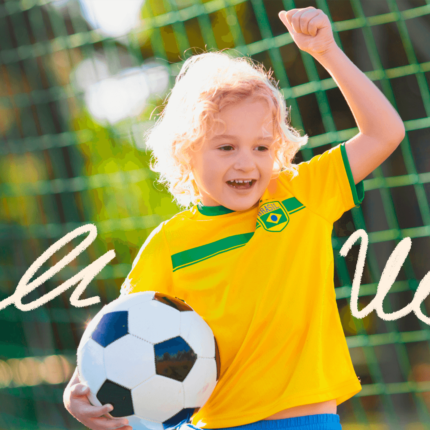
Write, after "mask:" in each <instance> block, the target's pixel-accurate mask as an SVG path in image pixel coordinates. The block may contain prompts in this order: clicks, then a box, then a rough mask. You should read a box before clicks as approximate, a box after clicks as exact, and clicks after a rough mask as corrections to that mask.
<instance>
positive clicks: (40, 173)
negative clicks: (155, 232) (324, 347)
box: [0, 0, 430, 430]
mask: <svg viewBox="0 0 430 430" xmlns="http://www.w3.org/2000/svg"><path fill="white" fill-rule="evenodd" d="M308 6H314V7H316V8H319V9H322V10H323V11H324V12H325V13H326V14H327V15H328V16H329V17H330V19H331V21H332V23H333V31H334V35H335V38H336V41H337V43H338V45H339V46H340V47H341V48H342V49H343V50H344V52H345V53H346V54H347V55H348V57H349V58H350V59H351V60H352V61H353V62H354V63H355V64H356V65H357V66H358V67H359V68H360V69H361V70H362V71H363V72H365V73H366V74H367V76H368V77H369V78H370V79H371V80H372V81H373V82H374V83H375V84H376V85H377V86H378V87H379V88H380V89H381V91H382V92H383V93H384V94H385V96H386V97H387V98H388V99H389V100H390V102H391V103H392V104H393V106H394V107H395V108H396V109H397V111H398V112H399V114H400V115H401V117H402V119H403V121H404V123H405V126H406V130H407V135H406V137H405V139H404V141H403V142H402V144H401V145H400V146H399V148H398V149H397V150H396V151H395V152H394V153H393V154H392V155H391V156H390V157H389V159H388V160H386V161H385V162H384V163H383V164H382V166H381V167H379V168H378V169H377V170H375V171H374V172H373V173H372V174H371V175H369V176H368V177H367V178H366V179H365V181H364V186H365V190H366V196H365V199H364V202H363V204H362V206H361V207H360V208H356V209H353V210H352V211H350V212H347V213H346V214H344V216H343V217H342V218H341V219H340V220H339V221H338V222H336V224H335V227H334V231H333V247H334V256H335V286H336V297H337V301H338V307H339V313H340V317H341V320H342V324H343V327H344V331H345V334H346V336H347V341H348V346H349V348H350V353H351V356H352V359H353V363H354V367H355V370H356V373H357V375H358V376H359V377H360V378H361V382H362V384H363V390H362V391H361V392H360V393H359V394H357V395H356V396H355V397H354V398H352V399H350V400H348V401H347V402H345V403H343V404H341V405H340V406H339V407H338V413H339V415H340V417H341V423H342V426H343V428H344V429H345V430H355V429H362V428H371V429H408V430H421V429H430V348H429V345H430V343H429V342H430V330H429V326H428V325H426V324H424V323H423V322H421V321H420V320H419V319H418V318H417V317H416V316H415V314H413V313H412V314H409V315H408V316H405V317H403V318H400V319H399V320H397V321H384V320H382V319H380V318H379V317H377V316H375V313H374V312H372V313H371V314H370V315H368V316H367V317H366V318H363V319H357V318H354V317H352V316H351V311H350V308H349V299H350V292H351V283H352V279H353V275H354V270H355V264H356V261H357V256H358V245H356V246H354V247H353V248H352V250H351V252H350V253H349V254H348V256H347V257H346V258H343V257H341V256H340V255H339V250H340V248H341V247H342V244H343V243H344V241H345V240H346V239H347V238H348V237H349V236H350V235H351V233H353V232H354V231H355V230H357V229H365V230H366V232H367V233H368V234H369V241H370V246H369V251H368V253H367V260H366V266H365V272H364V276H363V279H362V284H363V285H362V287H361V290H360V299H359V308H360V309H362V308H363V307H364V306H366V304H368V303H369V302H370V301H371V300H372V298H373V297H374V294H375V292H376V288H377V284H378V282H379V279H380V276H381V273H382V270H383V269H384V266H385V263H386V261H387V259H388V257H389V255H390V254H391V252H392V251H393V250H394V248H395V246H396V244H397V243H398V242H399V241H400V240H401V239H402V238H403V237H411V238H412V249H411V252H410V254H409V257H408V258H407V260H406V262H405V264H404V265H403V268H402V270H401V272H400V274H399V276H398V278H397V280H396V282H395V284H394V285H393V287H392V289H391V291H390V293H389V295H388V296H387V298H386V300H385V301H384V310H385V312H394V311H396V310H399V309H401V308H403V307H404V306H406V305H407V304H409V303H410V301H411V300H412V297H413V295H414V292H415V290H416V288H417V286H418V284H419V282H420V280H421V279H422V278H423V277H424V275H425V274H426V273H427V272H428V271H429V270H430V262H429V258H428V257H429V256H430V239H429V236H430V211H429V204H428V202H429V198H430V185H429V184H430V92H429V82H430V44H429V40H430V0H362V1H358V0H327V1H326V0H317V1H312V0H298V1H292V0H210V1H205V0H122V1H119V0H56V1H52V0H0V202H1V204H0V300H3V299H5V298H7V297H9V296H10V295H11V294H13V292H14V291H15V288H16V286H17V285H18V283H19V280H20V279H21V278H22V276H23V275H24V274H25V272H26V271H27V270H28V268H29V267H30V266H31V265H32V264H33V262H34V261H35V260H36V259H37V258H38V257H40V255H41V254H42V253H43V252H45V251H46V250H47V249H48V248H49V247H50V246H51V245H52V244H53V243H55V242H56V241H58V240H59V239H61V238H62V237H63V236H65V235H66V234H67V233H69V232H71V231H72V230H74V229H75V228H77V227H79V226H82V225H84V224H88V223H93V224H94V225H96V226H97V230H98V236H97V239H96V240H95V241H94V242H93V244H92V245H90V247H89V248H88V249H87V250H86V251H85V252H83V253H82V254H81V255H80V256H79V257H78V258H76V259H75V260H74V261H73V262H72V263H71V264H69V265H68V267H66V268H64V269H63V270H62V271H61V272H60V273H58V274H56V275H54V276H53V277H52V278H51V279H49V280H48V281H47V282H45V283H44V284H43V285H42V286H40V287H39V288H38V289H37V290H35V291H33V292H32V293H30V294H29V295H28V296H26V297H25V298H24V299H23V303H30V302H31V301H33V300H36V299H37V298H39V297H42V295H44V294H46V293H47V292H49V291H52V290H53V289H54V288H55V287H57V286H58V285H60V284H61V283H62V282H65V281H66V280H68V279H70V278H71V277H72V276H73V275H75V274H76V273H77V272H78V271H79V270H81V269H83V268H85V267H86V266H87V265H89V264H90V263H91V262H93V261H95V260H96V259H97V258H99V257H100V256H102V255H103V254H105V253H106V252H107V251H109V250H112V249H113V250H115V253H116V257H115V259H113V260H112V261H111V262H110V263H109V264H108V265H107V266H106V267H105V268H104V269H103V270H102V271H101V273H100V274H98V275H97V276H96V278H95V279H94V280H93V281H92V282H91V283H90V285H89V286H88V288H87V290H86V292H85V293H84V295H83V297H82V298H88V297H93V296H100V297H101V303H99V304H97V305H94V306H90V307H86V308H75V307H73V306H71V305H70V302H69V298H70V295H71V292H72V290H73V288H74V287H73V288H72V289H70V290H68V291H67V292H66V293H63V294H62V295H60V296H58V297H57V298H55V299H54V300H52V301H50V302H49V303H47V304H45V305H43V306H41V307H39V308H38V309H35V310H32V311H29V312H24V311H20V310H18V309H17V308H16V307H15V306H14V305H11V306H8V307H7V308H5V309H3V310H2V311H0V429H1V430H15V429H21V430H33V429H38V430H54V429H55V430H56V429H64V428H67V429H76V430H77V429H83V428H84V426H83V425H82V424H80V423H79V422H78V421H76V420H75V419H74V418H73V417H72V416H71V415H70V414H69V413H68V412H67V411H66V410H65V408H64V406H63V401H62V395H63V391H64V388H65V386H66V384H67V382H68V381H69V379H70V377H71V374H72V372H73V370H74V368H75V366H76V349H77V346H78V344H79V340H80V337H81V335H82V333H83V330H84V328H85V325H86V324H87V323H88V321H89V320H90V319H91V318H92V317H93V316H94V315H95V314H96V313H97V312H98V311H99V310H100V309H101V307H102V306H103V305H104V304H106V303H109V302H110V301H112V300H113V299H115V298H116V297H117V296H118V294H119V288H120V286H121V284H122V282H123V280H124V278H125V277H126V275H127V274H128V272H129V271H130V269H131V263H132V261H133V259H134V257H135V256H136V255H137V252H138V250H139V248H140V246H141V245H142V244H143V242H144V241H145V240H146V238H147V237H148V235H149V234H150V233H151V231H152V229H153V228H155V227H156V226H157V225H158V224H159V223H160V222H162V221H164V220H166V219H169V218H170V217H172V216H173V215H174V214H175V213H177V212H178V211H180V210H181V208H179V207H177V206H176V205H175V204H174V203H173V201H172V197H171V196H170V195H169V193H168V192H167V190H166V189H164V188H163V187H162V186H160V185H158V184H156V182H155V180H156V176H155V175H154V173H153V172H152V171H151V170H150V169H149V164H148V163H149V160H150V153H149V152H148V151H146V148H145V141H144V137H143V135H144V132H145V130H147V129H148V127H151V125H153V124H154V121H155V119H156V118H157V114H159V113H160V112H161V109H162V104H163V102H164V100H165V97H166V96H167V94H168V92H169V89H170V88H171V87H172V86H173V84H174V80H175V77H176V75H177V74H178V72H179V70H180V68H181V65H182V63H183V61H184V60H185V59H186V58H188V57H189V56H190V55H193V54H196V53H201V52H203V50H216V49H228V50H230V49H232V50H234V53H235V55H247V56H250V57H252V58H253V59H255V60H257V61H259V62H261V63H263V64H264V65H265V66H266V68H267V69H269V68H271V69H272V70H273V71H274V76H275V78H276V79H277V80H279V82H280V87H281V88H282V91H283V94H284V96H285V98H286V101H287V105H288V106H291V107H292V125H293V126H294V127H295V128H297V129H299V130H300V131H301V133H302V134H304V133H307V134H308V135H309V136H310V140H309V143H308V144H307V145H306V146H305V147H304V148H303V149H302V150H301V151H300V153H299V154H298V156H297V157H296V159H295V160H294V161H295V162H296V163H299V162H301V161H306V160H309V159H310V158H311V157H313V156H314V155H317V154H320V153H322V152H324V151H326V150H327V149H329V148H331V147H332V146H335V145H337V144H339V143H341V142H344V141H346V140H348V139H350V138H352V137H353V136H354V135H355V134H357V133H358V129H357V127H356V123H355V121H354V118H353V116H352V114H351V111H350V110H349V107H348V105H347V104H346V102H345V99H344V98H343V96H342V94H341V92H340V90H339V89H338V88H337V86H336V84H335V82H334V81H333V79H332V78H331V76H330V75H329V74H328V72H327V71H326V70H325V69H324V68H322V67H321V65H320V64H319V63H318V62H317V61H315V60H314V59H313V58H312V57H311V56H310V55H308V54H306V53H304V52H301V51H300V50H299V49H298V48H297V46H296V45H295V43H294V42H293V40H292V39H291V37H290V35H289V34H288V32H287V31H286V29H285V27H284V26H283V24H282V22H281V21H280V20H279V18H278V12H279V11H280V10H283V9H284V10H289V9H292V8H304V7H308ZM380 120H381V121H383V120H384V119H383V118H381V119H380ZM83 239H84V237H78V238H75V239H73V240H72V241H71V242H70V243H69V244H67V246H65V247H64V248H62V249H61V250H59V251H58V252H57V253H55V255H53V256H52V257H51V258H50V259H49V260H48V261H47V262H46V263H44V264H43V265H42V266H41V267H40V268H39V269H38V271H37V272H36V274H35V275H34V277H33V278H32V279H35V278H36V277H38V276H40V275H41V274H42V273H44V272H45V271H46V270H48V269H49V268H51V267H52V266H53V265H54V264H56V263H57V262H58V261H60V260H61V259H62V258H63V257H64V256H65V255H67V254H68V253H69V252H71V250H72V249H73V248H74V247H76V246H77V245H78V244H79V243H81V242H82V240H83ZM421 309H422V311H423V312H424V314H426V315H430V298H427V299H426V300H425V301H424V303H423V305H422V307H421Z"/></svg>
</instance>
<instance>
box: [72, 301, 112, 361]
mask: <svg viewBox="0 0 430 430" xmlns="http://www.w3.org/2000/svg"><path fill="white" fill-rule="evenodd" d="M105 310H106V306H103V307H102V308H101V309H100V311H99V312H98V313H97V314H96V315H95V316H94V317H93V319H92V320H91V321H90V322H89V323H88V325H87V327H86V328H85V331H84V333H83V334H82V337H81V340H80V342H79V346H78V354H79V353H80V351H81V349H82V347H83V346H84V345H85V344H86V342H87V341H88V339H89V338H90V337H91V335H92V333H93V331H94V330H95V329H96V327H97V324H98V323H99V322H100V320H101V319H102V317H103V315H104V314H105Z"/></svg>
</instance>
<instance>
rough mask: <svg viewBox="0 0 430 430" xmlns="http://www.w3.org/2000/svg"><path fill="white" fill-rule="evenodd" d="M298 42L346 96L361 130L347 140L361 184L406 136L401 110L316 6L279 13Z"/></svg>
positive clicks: (348, 149)
mask: <svg viewBox="0 0 430 430" xmlns="http://www.w3.org/2000/svg"><path fill="white" fill-rule="evenodd" d="M279 17H280V19H281V21H282V22H283V23H284V24H285V26H286V27H287V28H288V31H289V32H290V33H291V36H292V38H293V40H294V41H295V42H296V44H297V46H298V47H299V48H300V49H302V50H304V51H305V52H308V53H309V54H311V55H312V56H313V57H314V58H315V59H316V60H317V61H318V62H319V63H320V64H321V65H322V66H323V67H324V68H325V69H326V70H327V71H328V72H329V73H330V75H331V76H332V78H333V79H334V81H335V82H336V84H337V85H338V87H339V89H340V91H341V92H342V94H343V96H344V97H345V100H346V102H347V103H348V106H349V107H350V109H351V111H352V114H353V116H354V118H355V121H356V123H357V126H358V129H359V130H360V132H359V133H358V134H357V135H356V136H354V137H353V138H352V139H350V140H349V141H348V142H346V143H345V149H346V153H347V155H348V161H349V164H350V166H351V171H352V174H353V177H354V182H355V183H356V184H357V183H358V182H360V181H361V180H363V179H364V178H365V177H366V176H368V175H369V174H370V173H371V172H372V171H373V170H375V169H376V168H377V167H378V166H379V165H381V164H382V163H383V162H384V161H385V160H386V159H387V158H388V157H389V156H390V155H391V154H392V153H393V152H394V150H395V149H396V148H397V147H398V146H399V144H400V143H401V141H402V140H403V138H404V137H405V127H404V124H403V121H402V120H401V118H400V116H399V114H398V113H397V112H396V110H395V109H394V108H393V106H392V105H391V103H390V102H389V101H388V100H387V99H386V98H385V96H384V95H383V94H382V93H381V91H379V89H378V87H376V85H375V84H374V83H373V82H372V81H371V80H370V79H369V78H368V77H367V76H366V75H365V74H364V73H363V72H362V71H361V70H360V69H358V67H357V66H356V65H355V64H354V63H353V62H352V61H351V60H350V59H349V58H348V57H347V56H346V54H345V53H344V52H343V51H342V50H341V49H340V48H339V46H338V45H337V44H336V42H335V40H334V38H333V33H332V29H331V24H330V20H329V19H328V17H327V15H326V14H324V12H323V11H321V10H319V9H315V8H313V7H307V8H304V9H291V10H289V11H288V12H285V11H282V12H281V13H280V14H279Z"/></svg>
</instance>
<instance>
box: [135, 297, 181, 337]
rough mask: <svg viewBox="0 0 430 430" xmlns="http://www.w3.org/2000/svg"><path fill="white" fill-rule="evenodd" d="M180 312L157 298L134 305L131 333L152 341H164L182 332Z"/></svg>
mask: <svg viewBox="0 0 430 430" xmlns="http://www.w3.org/2000/svg"><path fill="white" fill-rule="evenodd" d="M180 321H181V320H180V312H179V311H178V310H176V309H174V308H172V307H170V306H166V305H165V304H164V303H161V302H159V301H156V300H152V301H150V302H147V303H139V304H137V305H136V306H132V307H131V309H130V315H129V319H128V330H129V333H131V334H133V335H134V336H137V337H139V338H141V339H144V340H147V341H148V342H151V343H154V344H155V343H158V342H164V341H165V340H167V339H171V338H173V337H176V336H179V334H180Z"/></svg>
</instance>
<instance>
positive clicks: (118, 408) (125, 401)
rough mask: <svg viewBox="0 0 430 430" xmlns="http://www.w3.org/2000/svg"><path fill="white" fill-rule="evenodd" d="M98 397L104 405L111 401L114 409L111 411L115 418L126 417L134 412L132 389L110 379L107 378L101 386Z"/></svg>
mask: <svg viewBox="0 0 430 430" xmlns="http://www.w3.org/2000/svg"><path fill="white" fill-rule="evenodd" d="M96 397H97V398H98V399H99V402H100V403H101V404H102V405H105V404H107V403H109V404H111V405H112V406H113V411H112V412H109V413H110V414H111V415H112V416H113V417H115V418H119V417H126V416H128V415H133V414H134V408H133V402H132V400H131V390H129V389H128V388H124V387H122V386H121V385H118V384H116V383H115V382H112V381H110V380H109V379H106V381H105V382H104V383H103V385H102V386H101V387H100V389H99V391H98V392H97V394H96Z"/></svg>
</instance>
